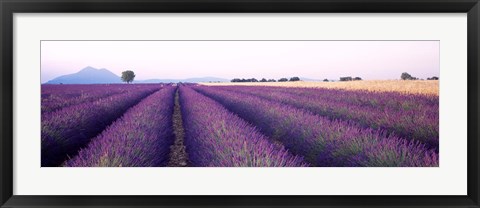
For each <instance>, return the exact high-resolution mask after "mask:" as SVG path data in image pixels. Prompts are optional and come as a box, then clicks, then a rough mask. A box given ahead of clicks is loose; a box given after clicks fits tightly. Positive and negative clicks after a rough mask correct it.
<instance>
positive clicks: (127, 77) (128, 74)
mask: <svg viewBox="0 0 480 208" xmlns="http://www.w3.org/2000/svg"><path fill="white" fill-rule="evenodd" d="M133 79H135V73H134V72H133V71H130V70H127V71H124V72H122V81H124V82H126V83H127V84H128V83H130V82H133Z"/></svg>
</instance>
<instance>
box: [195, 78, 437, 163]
mask: <svg viewBox="0 0 480 208" xmlns="http://www.w3.org/2000/svg"><path fill="white" fill-rule="evenodd" d="M194 89H195V90H196V91H198V92H200V93H202V94H204V95H206V96H208V97H210V98H212V99H214V100H216V101H217V102H219V103H221V104H222V105H223V106H225V107H226V108H227V109H229V110H230V111H232V112H234V113H236V114H237V115H239V116H240V117H241V118H243V119H245V120H246V121H248V122H250V123H252V124H253V125H255V126H256V127H258V128H259V130H260V131H261V132H262V133H263V134H265V135H266V136H268V137H270V138H271V139H272V140H276V141H280V142H281V143H282V144H283V145H284V146H285V147H286V148H287V149H288V150H290V151H291V152H292V153H294V154H297V155H301V156H304V158H305V160H306V161H308V162H309V163H310V164H311V165H313V166H349V167H352V166H367V167H387V166H395V167H399V166H408V167H412V166H415V167H416V166H420V167H424V166H438V162H439V161H438V153H436V152H435V150H431V149H429V148H427V147H426V146H425V145H424V144H422V143H420V142H418V141H416V140H411V141H408V140H406V139H403V138H399V137H397V136H395V135H392V134H388V133H387V132H386V131H383V130H377V129H372V128H363V127H359V126H358V125H356V124H355V123H354V122H350V121H342V120H331V119H329V118H328V117H325V116H319V115H318V114H314V113H312V112H310V111H308V110H305V109H301V108H298V107H294V106H292V105H286V104H285V103H282V102H279V101H273V100H269V99H265V98H261V97H258V96H256V95H250V94H247V93H243V92H235V91H232V90H225V89H222V88H219V87H206V86H195V87H194Z"/></svg>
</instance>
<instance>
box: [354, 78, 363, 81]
mask: <svg viewBox="0 0 480 208" xmlns="http://www.w3.org/2000/svg"><path fill="white" fill-rule="evenodd" d="M353 80H355V81H360V80H362V78H360V77H355V78H353Z"/></svg>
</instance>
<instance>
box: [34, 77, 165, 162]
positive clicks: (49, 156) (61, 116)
mask: <svg viewBox="0 0 480 208" xmlns="http://www.w3.org/2000/svg"><path fill="white" fill-rule="evenodd" d="M124 86H125V89H126V90H125V91H124V92H123V93H119V94H115V95H112V96H107V97H104V98H100V99H98V100H95V101H91V102H87V101H85V102H80V103H79V104H73V105H70V106H67V107H64V108H61V109H58V110H56V111H54V112H50V113H46V114H43V115H42V121H41V128H42V130H41V154H42V161H41V163H42V166H43V167H45V166H58V165H60V164H61V163H62V162H64V161H65V160H66V159H67V158H69V157H71V156H73V155H75V154H76V153H77V152H78V150H79V149H80V148H82V147H84V146H85V145H87V144H88V143H89V142H90V140H91V138H93V137H95V136H96V135H98V134H99V133H100V132H101V131H103V130H104V129H105V128H106V127H107V126H108V125H110V124H111V123H112V122H113V121H115V120H116V119H118V118H119V117H121V116H122V115H123V114H124V112H125V111H127V109H129V108H130V107H132V106H134V105H135V104H137V103H138V102H140V101H141V100H142V99H144V98H145V97H147V96H149V95H150V94H152V93H154V92H155V91H157V90H159V89H160V85H138V86H136V87H134V88H132V87H130V86H127V85H124ZM42 87H43V86H42ZM79 88H80V87H79ZM100 89H103V90H106V89H105V88H100ZM100 89H99V90H100ZM105 93H107V94H108V92H106V91H105Z"/></svg>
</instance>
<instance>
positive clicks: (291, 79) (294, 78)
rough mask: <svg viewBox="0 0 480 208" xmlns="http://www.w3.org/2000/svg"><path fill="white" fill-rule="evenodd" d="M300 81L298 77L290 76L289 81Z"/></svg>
mask: <svg viewBox="0 0 480 208" xmlns="http://www.w3.org/2000/svg"><path fill="white" fill-rule="evenodd" d="M295 81H300V78H299V77H292V78H290V82H295Z"/></svg>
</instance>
